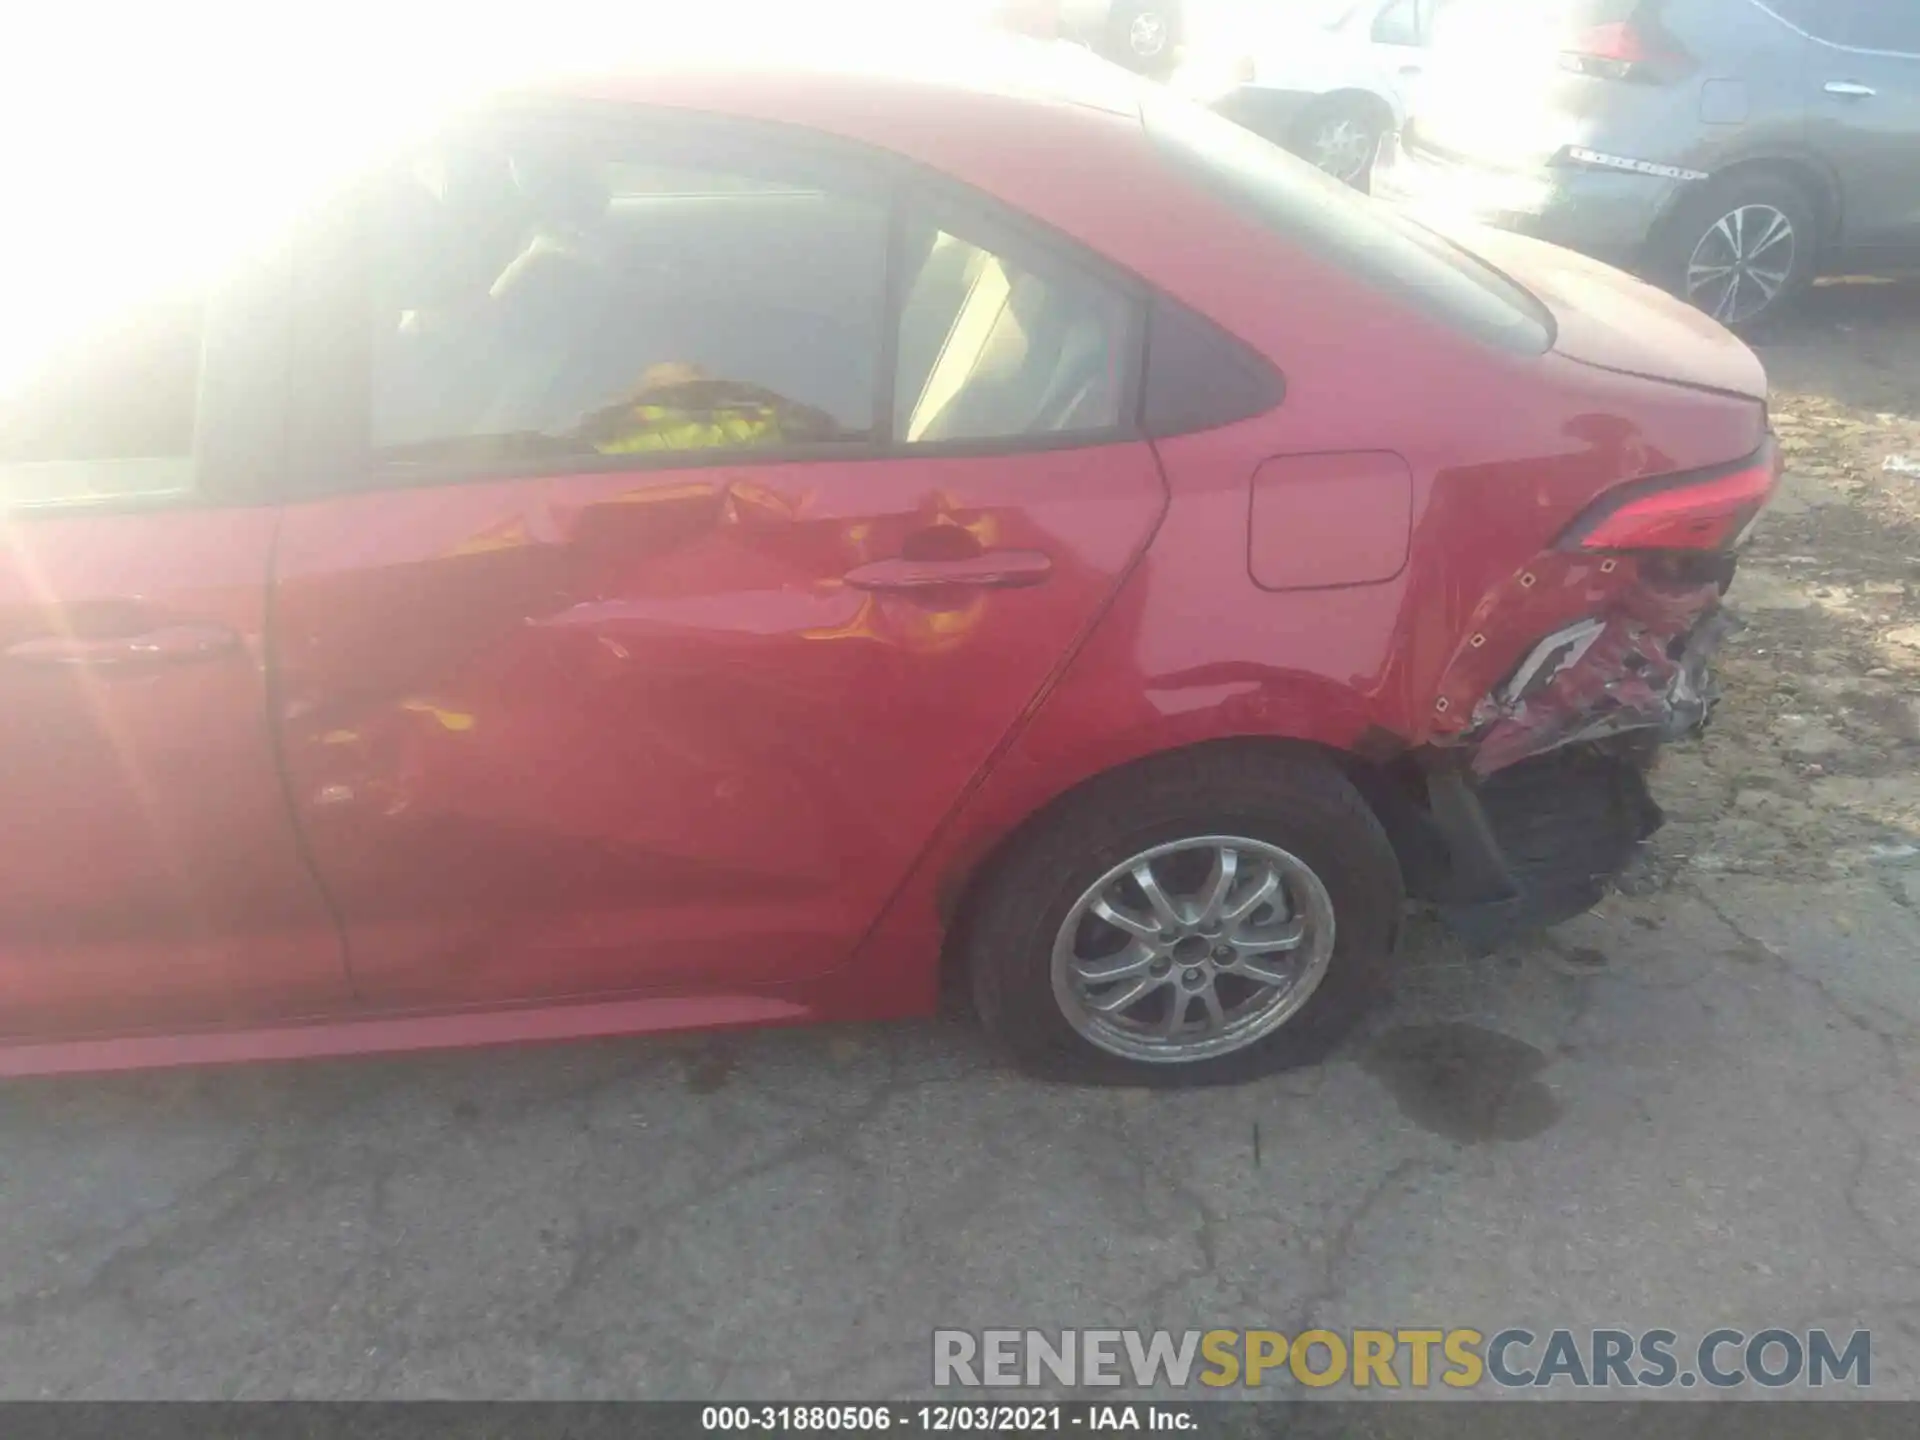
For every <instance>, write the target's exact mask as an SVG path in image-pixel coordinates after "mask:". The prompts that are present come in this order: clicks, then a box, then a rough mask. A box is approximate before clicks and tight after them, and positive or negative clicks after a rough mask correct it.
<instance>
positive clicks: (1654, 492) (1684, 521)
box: [1560, 441, 1780, 551]
mask: <svg viewBox="0 0 1920 1440" xmlns="http://www.w3.org/2000/svg"><path fill="white" fill-rule="evenodd" d="M1779 479H1780V453H1779V450H1778V448H1777V447H1776V446H1775V445H1774V444H1773V443H1772V442H1771V441H1769V442H1768V443H1767V446H1766V448H1765V449H1763V450H1762V451H1760V453H1759V454H1757V455H1755V456H1753V457H1752V458H1750V459H1747V460H1743V461H1741V462H1740V464H1739V465H1738V466H1735V467H1733V468H1730V469H1725V470H1713V471H1708V472H1707V473H1705V474H1702V475H1682V476H1675V477H1672V478H1668V479H1660V480H1654V481H1647V482H1642V483H1640V484H1636V485H1629V486H1626V487H1624V488H1623V489H1621V490H1620V491H1618V492H1616V493H1615V494H1612V495H1609V496H1607V497H1605V498H1604V499H1602V500H1601V502H1600V503H1599V504H1598V505H1596V506H1594V507H1593V508H1592V509H1591V510H1589V511H1588V512H1587V513H1586V514H1585V515H1583V516H1581V518H1580V519H1579V520H1577V521H1575V522H1574V525H1573V528H1572V529H1570V530H1569V531H1568V532H1567V533H1566V535H1565V536H1563V537H1562V539H1561V542H1560V547H1561V548H1562V549H1566V550H1706V551H1715V550H1730V549H1732V548H1733V547H1734V546H1735V545H1737V544H1739V542H1740V541H1741V540H1742V539H1744V538H1745V535H1746V532H1747V529H1748V528H1749V527H1750V526H1751V525H1752V524H1753V522H1754V520H1755V519H1756V518H1758V516H1759V514H1760V511H1761V510H1762V508H1764V507H1765V505H1766V503H1767V500H1768V497H1770V496H1771V495H1772V494H1773V487H1774V486H1775V485H1776V484H1777V483H1778V482H1779Z"/></svg>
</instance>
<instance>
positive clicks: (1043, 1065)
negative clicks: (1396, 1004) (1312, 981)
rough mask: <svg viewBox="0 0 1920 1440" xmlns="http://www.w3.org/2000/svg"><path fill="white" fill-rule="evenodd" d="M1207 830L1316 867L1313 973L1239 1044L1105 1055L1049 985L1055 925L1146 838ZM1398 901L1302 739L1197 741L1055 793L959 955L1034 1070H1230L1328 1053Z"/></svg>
mask: <svg viewBox="0 0 1920 1440" xmlns="http://www.w3.org/2000/svg"><path fill="white" fill-rule="evenodd" d="M1207 835H1235V836H1243V837H1245V838H1247V839H1252V840H1258V841H1264V842H1266V843H1267V844H1270V845H1275V846H1278V847H1280V848H1281V849H1283V850H1285V851H1287V852H1289V853H1290V854H1292V855H1294V856H1297V857H1298V858H1299V859H1300V860H1301V861H1303V862H1305V864H1306V865H1307V866H1308V867H1309V868H1310V869H1311V870H1312V871H1313V872H1314V873H1315V875H1317V876H1318V878H1319V880H1320V882H1321V884H1322V885H1324V886H1325V887H1326V891H1327V893H1328V896H1329V897H1330V898H1331V900H1332V905H1333V914H1334V944H1333V952H1332V958H1331V960H1330V962H1329V964H1328V968H1327V970H1326V974H1325V978H1324V979H1323V980H1322V981H1321V983H1320V985H1319V988H1318V989H1317V990H1315V991H1314V992H1313V994H1312V996H1311V998H1310V999H1308V1001H1307V1002H1306V1004H1305V1005H1304V1007H1303V1008H1301V1009H1300V1010H1299V1011H1297V1012H1296V1013H1295V1014H1294V1015H1292V1017H1291V1018H1289V1019H1288V1020H1286V1021H1285V1022H1284V1023H1283V1024H1281V1025H1280V1027H1279V1028H1278V1029H1277V1030H1275V1031H1273V1032H1272V1033H1270V1034H1268V1035H1266V1036H1265V1037H1264V1038H1261V1039H1259V1040H1256V1041H1253V1042H1252V1043H1250V1044H1249V1045H1247V1046H1246V1047H1245V1048H1243V1049H1240V1050H1235V1051H1232V1052H1230V1053H1227V1054H1224V1055H1220V1056H1216V1057H1211V1058H1207V1059H1201V1060H1193V1061H1186V1062H1178V1063H1165V1062H1160V1063H1156V1062H1150V1061H1142V1060H1132V1059H1124V1058H1121V1057H1119V1056H1117V1055H1113V1054H1110V1053H1108V1052H1107V1051H1106V1050H1104V1049H1102V1048H1100V1047H1099V1046H1096V1045H1095V1044H1093V1043H1092V1042H1091V1041H1090V1040H1088V1039H1086V1038H1084V1037H1083V1036H1082V1035H1081V1034H1080V1033H1079V1032H1078V1031H1077V1030H1076V1029H1075V1028H1074V1027H1073V1025H1072V1024H1071V1023H1070V1022H1069V1021H1068V1019H1067V1017H1066V1015H1065V1014H1064V1013H1062V1010H1061V1007H1060V1003H1059V1002H1058V1001H1057V1000H1056V999H1055V997H1054V992H1053V983H1052V968H1051V967H1052V955H1053V944H1054V938H1055V936H1056V934H1057V933H1058V931H1059V930H1060V927H1061V926H1062V925H1063V924H1064V923H1065V922H1066V920H1067V918H1068V916H1069V914H1070V913H1071V911H1072V910H1073V907H1074V905H1075V904H1076V902H1077V901H1078V900H1079V899H1080V897H1081V896H1082V895H1083V894H1084V893H1085V892H1086V890H1087V889H1088V888H1089V887H1090V886H1092V885H1093V884H1094V883H1095V881H1096V880H1098V879H1099V878H1100V877H1101V876H1102V875H1104V874H1105V873H1106V872H1107V871H1108V870H1110V869H1112V868H1113V867H1114V866H1116V865H1119V864H1121V863H1123V862H1125V861H1126V860H1128V859H1129V858H1130V857H1132V856H1134V855H1138V854H1140V853H1142V852H1144V851H1146V850H1149V849H1151V848H1152V847H1154V846H1155V845H1160V844H1165V843H1167V842H1169V841H1174V840H1179V839H1185V838H1188V837H1195V836H1207ZM1404 908H1405V894H1404V888H1403V885H1402V882H1401V876H1400V867H1399V864H1398V862H1397V861H1396V860H1395V858H1394V851H1393V846H1392V844H1391V842H1390V841H1389V840H1388V838H1387V834H1386V831H1385V830H1383V829H1382V828H1381V825H1380V822H1379V820H1378V819H1377V818H1376V817H1375V815H1374V813H1373V811H1372V809H1371V808H1369V806H1368V805H1367V802H1366V801H1365V800H1364V799H1362V798H1361V796H1360V793H1359V792H1358V791H1357V790H1355V789H1354V787H1353V785H1352V783H1351V782H1349V781H1348V780H1347V778H1346V777H1345V776H1344V775H1342V774H1340V772H1339V771H1338V770H1337V769H1336V768H1334V766H1333V765H1332V764H1330V763H1328V762H1327V761H1325V760H1324V759H1321V758H1320V757H1318V756H1314V755H1311V754H1308V753H1305V752H1300V753H1290V752H1275V751H1271V750H1265V749H1255V748H1252V747H1246V746H1219V747H1207V748H1203V749H1198V750H1194V751H1189V752H1185V753H1182V754H1177V755H1170V756H1166V757H1163V758H1160V759H1156V760H1151V761H1146V762H1143V763H1141V764H1139V765H1135V766H1131V767H1128V768H1127V769H1125V770H1123V771H1119V772H1116V773H1115V774H1113V775H1110V776H1106V777H1103V778H1102V779H1100V780H1096V781H1094V782H1093V783H1091V784H1090V785H1088V786H1087V787H1086V788H1085V789H1083V790H1081V791H1080V792H1078V793H1076V794H1074V795H1072V796H1070V797H1069V798H1068V799H1067V800H1065V801H1064V802H1062V803H1061V805H1060V806H1059V807H1058V808H1057V809H1056V810H1055V811H1054V812H1053V813H1051V814H1049V815H1047V816H1046V817H1045V818H1044V819H1043V820H1042V821H1041V822H1039V824H1038V825H1037V826H1036V827H1035V828H1034V829H1033V830H1031V831H1030V832H1029V833H1027V834H1026V835H1024V836H1022V837H1021V838H1020V839H1019V840H1018V841H1017V842H1016V843H1015V845H1014V846H1013V847H1012V848H1011V850H1010V851H1009V852H1008V853H1007V854H1006V855H1005V856H1004V857H1003V858H1002V859H1001V861H1000V862H999V863H998V864H997V865H996V866H995V868H994V870H993V872H992V874H991V875H990V877H989V878H988V881H987V884H986V886H985V890H984V893H983V894H982V895H981V896H980V897H979V901H978V903H977V904H976V905H975V906H974V907H973V909H972V912H971V915H970V917H969V923H968V927H967V929H966V931H965V933H964V936H963V949H962V954H963V956H964V958H965V960H966V963H967V966H968V969H969V971H970V974H971V978H972V984H973V993H974V1004H975V1007H976V1009H977V1010H978V1011H979V1014H980V1017H981V1020H982V1021H983V1023H984V1024H985V1026H986V1028H987V1030H988V1032H989V1034H990V1035H992V1036H993V1037H994V1039H995V1040H996V1041H997V1042H998V1043H999V1044H1000V1045H1001V1046H1002V1047H1003V1048H1004V1049H1005V1050H1006V1051H1007V1052H1008V1053H1009V1054H1010V1055H1011V1056H1012V1057H1013V1059H1014V1060H1015V1062H1016V1063H1017V1064H1019V1065H1020V1066H1021V1068H1023V1069H1025V1070H1027V1071H1028V1072H1030V1073H1032V1074H1036V1075H1039V1076H1042V1077H1045V1078H1048V1079H1061V1080H1075V1081H1080V1082H1088V1083H1097V1084H1122V1085H1156V1086H1186V1085H1215V1084H1227V1083H1233V1082H1236V1081H1241V1080H1247V1079H1252V1078H1254V1077H1256V1076H1259V1075H1264V1074H1268V1073H1271V1072H1273V1071H1276V1070H1283V1069H1288V1068H1291V1067H1294V1066H1299V1065H1308V1064H1313V1063H1316V1062H1318V1061H1320V1060H1321V1059H1323V1058H1325V1056H1326V1055H1327V1053H1328V1052H1329V1051H1330V1050H1331V1049H1332V1048H1333V1047H1334V1045H1335V1044H1337V1043H1338V1042H1339V1040H1340V1039H1341V1038H1342V1037H1343V1036H1344V1035H1345V1034H1346V1033H1347V1031H1348V1030H1349V1029H1350V1028H1351V1027H1352V1026H1353V1024H1354V1023H1355V1022H1356V1021H1357V1020H1358V1019H1359V1018H1360V1017H1361V1015H1362V1014H1364V1013H1365V1011H1366V1009H1367V1008H1368V1006H1369V1004H1370V1003H1371V1002H1372V1001H1374V1000H1376V999H1377V998H1379V996H1380V995H1381V994H1382V993H1383V992H1384V990H1385V981H1386V977H1387V974H1388V969H1389V962H1390V961H1391V958H1392V955H1393V950H1394V945H1395V943H1396V942H1397V940H1398V938H1399V933H1400V922H1401V917H1402V912H1403V910H1404Z"/></svg>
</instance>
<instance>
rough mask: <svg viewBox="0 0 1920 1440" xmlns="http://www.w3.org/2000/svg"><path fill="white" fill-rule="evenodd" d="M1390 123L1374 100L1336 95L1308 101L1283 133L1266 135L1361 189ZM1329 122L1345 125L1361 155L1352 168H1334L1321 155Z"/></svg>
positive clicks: (1369, 177)
mask: <svg viewBox="0 0 1920 1440" xmlns="http://www.w3.org/2000/svg"><path fill="white" fill-rule="evenodd" d="M1392 123H1393V122H1392V118H1391V117H1390V116H1389V115H1387V114H1386V113H1384V112H1383V111H1382V109H1381V107H1380V106H1379V104H1378V103H1376V102H1373V101H1369V100H1367V99H1364V98H1362V97H1359V96H1357V95H1339V96H1333V97H1330V98H1328V99H1325V100H1320V101H1316V102H1315V103H1313V104H1312V105H1309V106H1308V107H1307V108H1306V109H1305V110H1303V111H1301V112H1300V115H1299V118H1297V119H1296V120H1295V121H1294V122H1293V124H1292V126H1291V127H1290V129H1289V131H1288V133H1287V134H1286V135H1285V136H1271V137H1269V138H1271V139H1277V140H1279V141H1280V142H1281V143H1282V144H1284V145H1285V146H1286V148H1287V149H1289V150H1291V151H1293V153H1294V154H1296V155H1298V156H1300V158H1301V159H1303V160H1306V161H1308V162H1309V163H1311V164H1313V165H1317V166H1319V167H1320V168H1321V169H1323V170H1326V171H1327V173H1328V174H1330V175H1332V176H1333V177H1334V178H1335V179H1336V180H1343V181H1345V182H1346V183H1347V184H1349V185H1351V186H1353V188H1354V189H1356V190H1362V191H1364V190H1367V189H1368V188H1369V187H1370V186H1371V183H1372V180H1373V164H1374V159H1375V157H1376V156H1378V155H1379V153H1380V141H1381V139H1382V138H1383V137H1384V136H1385V135H1386V133H1387V129H1388V127H1389V126H1390V125H1391V124H1392ZM1332 126H1343V127H1345V133H1346V134H1347V135H1348V136H1349V137H1350V139H1349V143H1350V144H1351V145H1352V146H1353V147H1354V149H1355V152H1356V154H1357V155H1358V156H1360V157H1361V158H1360V159H1359V162H1358V164H1357V165H1356V166H1355V167H1354V168H1352V169H1346V168H1345V167H1341V168H1334V167H1333V166H1331V165H1329V164H1328V163H1326V162H1325V161H1324V160H1323V158H1322V154H1321V149H1322V143H1321V137H1322V135H1323V134H1324V133H1325V132H1326V131H1327V130H1328V128H1329V127H1332Z"/></svg>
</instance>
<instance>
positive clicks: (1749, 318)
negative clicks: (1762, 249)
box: [1648, 170, 1821, 334]
mask: <svg viewBox="0 0 1920 1440" xmlns="http://www.w3.org/2000/svg"><path fill="white" fill-rule="evenodd" d="M1769 211H1771V212H1773V213H1775V214H1777V215H1780V216H1783V217H1784V218H1785V219H1786V221H1787V223H1788V224H1789V226H1790V227H1791V230H1792V238H1791V247H1792V253H1791V256H1790V260H1789V263H1788V264H1787V266H1786V268H1785V270H1784V276H1785V278H1784V279H1783V280H1781V281H1780V283H1779V287H1778V291H1777V293H1776V294H1775V295H1774V296H1773V297H1772V298H1771V299H1770V300H1768V301H1767V302H1766V303H1765V304H1764V305H1762V306H1760V307H1758V308H1755V309H1752V310H1747V308H1746V306H1747V304H1748V297H1750V296H1751V295H1752V294H1753V293H1755V292H1754V291H1753V290H1752V289H1747V290H1745V291H1743V292H1741V293H1739V294H1737V295H1736V297H1735V299H1734V304H1733V307H1732V310H1731V311H1730V312H1729V313H1725V314H1720V313H1716V310H1717V309H1725V308H1726V307H1725V306H1724V305H1722V304H1720V303H1719V302H1720V300H1721V296H1720V294H1719V293H1717V292H1716V290H1715V289H1714V288H1713V287H1714V284H1715V282H1713V281H1711V280H1709V281H1706V282H1704V283H1703V284H1702V285H1701V286H1700V287H1698V288H1690V287H1689V283H1688V275H1689V271H1690V269H1691V267H1692V264H1693V260H1694V257H1695V255H1696V254H1699V255H1700V257H1701V259H1702V260H1703V261H1705V262H1711V261H1714V260H1716V259H1718V258H1719V255H1718V251H1719V247H1720V245H1722V244H1723V243H1724V235H1722V236H1720V237H1718V238H1716V227H1717V226H1719V224H1720V222H1721V220H1722V219H1723V218H1725V217H1730V216H1734V215H1738V214H1742V213H1744V214H1745V215H1747V216H1748V217H1749V218H1753V217H1758V216H1762V215H1764V214H1765V213H1766V212H1769ZM1820 220H1821V217H1820V207H1819V205H1818V203H1817V202H1815V200H1814V199H1813V198H1812V196H1810V195H1809V194H1808V193H1807V191H1806V190H1805V188H1804V187H1802V186H1801V185H1799V184H1798V183H1796V182H1795V181H1794V180H1792V179H1791V178H1790V177H1788V176H1786V175H1783V174H1779V173H1777V172H1774V171H1769V170H1750V171H1745V172H1741V173H1737V174H1734V175H1729V176H1726V177H1725V178H1723V179H1720V180H1716V181H1711V182H1709V183H1708V184H1706V185H1704V186H1702V187H1701V188H1700V189H1699V190H1698V191H1697V192H1695V193H1694V194H1691V195H1688V196H1687V197H1686V198H1685V199H1684V200H1683V201H1682V202H1681V203H1680V205H1679V206H1678V207H1677V208H1676V209H1675V210H1674V213H1673V214H1672V215H1671V216H1670V217H1668V219H1667V221H1666V223H1665V224H1664V225H1663V226H1661V228H1660V231H1659V233H1658V234H1657V235H1656V237H1655V239H1654V241H1653V245H1652V248H1651V251H1650V254H1649V257H1648V261H1649V263H1648V271H1649V276H1650V278H1651V279H1652V280H1653V281H1654V282H1655V283H1656V284H1658V285H1659V286H1661V288H1663V289H1665V290H1667V291H1669V292H1671V293H1672V294H1674V295H1678V296H1679V297H1680V298H1681V299H1683V300H1687V301H1689V302H1690V303H1692V304H1694V305H1696V306H1698V307H1699V308H1700V309H1701V310H1703V311H1705V312H1706V313H1708V314H1709V315H1713V316H1714V318H1715V319H1717V320H1719V321H1720V322H1721V323H1722V324H1724V325H1726V326H1727V327H1728V328H1729V329H1732V330H1736V331H1738V332H1740V333H1742V334H1752V333H1755V332H1758V331H1760V330H1763V329H1764V328H1765V327H1766V326H1768V325H1770V324H1772V323H1774V322H1775V321H1777V320H1779V319H1780V318H1781V317H1782V316H1784V315H1786V314H1788V313H1790V312H1791V310H1792V308H1793V306H1794V303H1795V302H1796V301H1797V300H1798V299H1799V298H1800V297H1801V296H1802V295H1803V294H1805V293H1806V291H1807V289H1808V287H1809V286H1811V285H1812V284H1813V281H1814V277H1815V276H1816V275H1817V274H1818V273H1819V261H1820V231H1821V223H1820ZM1742 228H1743V229H1744V227H1742ZM1748 243H1749V244H1752V243H1754V242H1753V241H1751V240H1749V241H1748ZM1778 249H1779V246H1778V244H1777V243H1776V245H1775V246H1774V247H1773V249H1772V250H1771V251H1769V252H1768V255H1767V256H1763V257H1760V258H1762V259H1769V258H1771V259H1777V258H1778V255H1777V251H1778ZM1770 268H1771V267H1769V269H1770ZM1762 273H1767V272H1764V271H1763V272H1762ZM1759 293H1761V294H1764V293H1765V287H1764V286H1762V287H1760V289H1759Z"/></svg>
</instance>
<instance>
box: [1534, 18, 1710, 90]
mask: <svg viewBox="0 0 1920 1440" xmlns="http://www.w3.org/2000/svg"><path fill="white" fill-rule="evenodd" d="M1560 58H1561V60H1562V62H1563V63H1564V64H1565V65H1566V67H1567V68H1568V69H1570V70H1578V71H1580V72H1582V73H1583V74H1587V75H1597V76H1600V77H1602V78H1604V79H1608V80H1659V79H1662V78H1664V77H1665V76H1667V75H1668V74H1670V73H1673V72H1676V71H1682V70H1684V69H1686V68H1687V67H1686V57H1685V55H1683V54H1681V53H1680V50H1679V47H1678V46H1676V45H1672V44H1668V43H1666V42H1665V40H1664V37H1661V36H1658V35H1656V34H1654V33H1652V32H1650V31H1649V30H1648V29H1647V27H1646V26H1644V25H1639V24H1636V23H1634V22H1633V21H1631V20H1616V21H1614V22H1612V23H1610V24H1606V25H1596V26H1594V27H1593V28H1592V29H1590V30H1583V31H1581V32H1580V33H1579V34H1577V35H1575V36H1573V37H1572V38H1571V39H1569V40H1568V41H1567V42H1566V44H1565V45H1564V46H1563V47H1562V49H1561V52H1560Z"/></svg>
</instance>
